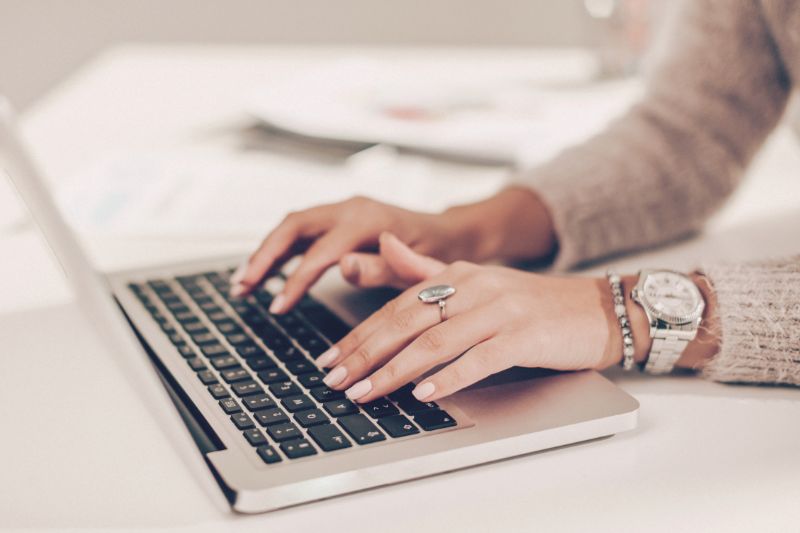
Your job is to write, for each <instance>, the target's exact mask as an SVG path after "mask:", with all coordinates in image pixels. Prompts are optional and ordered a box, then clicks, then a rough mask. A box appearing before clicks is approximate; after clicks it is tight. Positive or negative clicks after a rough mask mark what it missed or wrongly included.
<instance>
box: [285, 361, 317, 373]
mask: <svg viewBox="0 0 800 533" xmlns="http://www.w3.org/2000/svg"><path fill="white" fill-rule="evenodd" d="M286 370H288V371H289V372H291V373H292V374H294V375H295V376H299V375H300V374H307V373H309V372H316V371H317V366H316V365H315V364H313V363H312V362H311V361H309V360H308V359H295V360H292V361H289V362H288V363H286Z"/></svg>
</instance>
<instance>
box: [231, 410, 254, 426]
mask: <svg viewBox="0 0 800 533" xmlns="http://www.w3.org/2000/svg"><path fill="white" fill-rule="evenodd" d="M231 422H233V423H234V424H235V425H236V427H237V428H239V429H241V430H245V429H250V428H252V427H255V424H253V420H252V419H251V418H250V417H249V416H247V415H246V414H244V413H237V414H235V415H231Z"/></svg>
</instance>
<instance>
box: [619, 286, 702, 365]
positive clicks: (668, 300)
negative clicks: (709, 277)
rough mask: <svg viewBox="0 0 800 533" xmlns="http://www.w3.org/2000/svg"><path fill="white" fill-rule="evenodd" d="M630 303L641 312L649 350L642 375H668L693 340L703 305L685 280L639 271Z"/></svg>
mask: <svg viewBox="0 0 800 533" xmlns="http://www.w3.org/2000/svg"><path fill="white" fill-rule="evenodd" d="M631 299H632V300H633V301H634V302H636V303H637V304H639V305H641V306H642V307H643V308H644V312H645V314H646V315H647V320H648V321H649V322H650V338H651V339H652V341H653V342H652V346H651V347H650V354H649V356H648V357H647V362H646V363H645V365H644V371H645V372H648V373H651V374H668V373H670V372H672V369H673V367H674V366H675V362H676V361H677V360H678V359H679V358H680V356H681V354H682V353H683V350H684V349H686V345H687V344H689V342H690V341H692V340H693V339H694V338H695V337H696V336H697V330H698V328H699V327H700V322H701V321H702V317H703V309H705V306H706V303H705V301H704V300H703V295H702V294H701V293H700V289H698V288H697V285H695V283H694V281H692V279H691V278H690V277H689V276H686V275H685V274H681V273H680V272H673V271H671V270H642V271H641V272H639V281H638V282H637V283H636V286H635V287H634V288H633V290H632V291H631Z"/></svg>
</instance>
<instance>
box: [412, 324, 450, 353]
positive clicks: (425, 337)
mask: <svg viewBox="0 0 800 533" xmlns="http://www.w3.org/2000/svg"><path fill="white" fill-rule="evenodd" d="M418 342H419V347H420V348H422V349H423V350H425V351H427V352H436V351H439V350H441V349H442V347H443V346H444V335H442V332H441V331H440V330H439V329H438V328H433V329H429V330H428V331H426V332H425V333H423V334H422V335H420V336H419V340H418Z"/></svg>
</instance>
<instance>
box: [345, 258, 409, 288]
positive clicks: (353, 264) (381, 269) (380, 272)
mask: <svg viewBox="0 0 800 533" xmlns="http://www.w3.org/2000/svg"><path fill="white" fill-rule="evenodd" d="M339 270H340V271H341V272H342V277H344V279H346V280H347V281H348V282H349V283H351V284H353V285H355V286H356V287H361V288H371V287H397V288H405V287H408V285H402V282H401V281H400V280H399V279H398V278H397V276H395V274H394V271H392V269H390V268H389V265H387V264H386V260H385V259H383V258H382V257H381V256H379V255H376V254H365V253H352V254H347V255H345V256H344V257H342V259H341V260H339Z"/></svg>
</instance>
